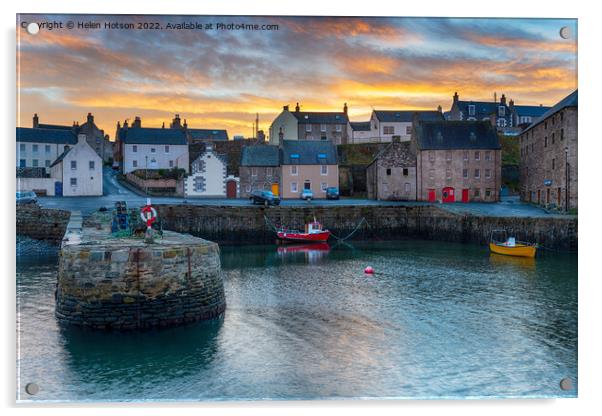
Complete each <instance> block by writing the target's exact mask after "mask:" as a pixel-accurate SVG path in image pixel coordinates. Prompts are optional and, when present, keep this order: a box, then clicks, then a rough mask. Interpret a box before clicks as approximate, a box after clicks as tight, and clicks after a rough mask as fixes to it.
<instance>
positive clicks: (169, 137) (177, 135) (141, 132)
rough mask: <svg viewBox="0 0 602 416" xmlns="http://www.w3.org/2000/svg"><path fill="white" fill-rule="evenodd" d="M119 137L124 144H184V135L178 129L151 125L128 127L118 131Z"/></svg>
mask: <svg viewBox="0 0 602 416" xmlns="http://www.w3.org/2000/svg"><path fill="white" fill-rule="evenodd" d="M119 138H120V140H122V141H123V143H126V144H170V145H186V144H188V141H187V140H186V135H185V133H184V131H183V130H180V129H163V128H153V127H129V128H128V129H127V130H126V129H124V128H122V129H121V130H120V131H119Z"/></svg>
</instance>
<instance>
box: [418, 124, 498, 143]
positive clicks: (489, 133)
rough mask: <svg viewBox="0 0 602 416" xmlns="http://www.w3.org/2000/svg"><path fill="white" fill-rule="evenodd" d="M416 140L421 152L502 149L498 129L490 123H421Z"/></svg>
mask: <svg viewBox="0 0 602 416" xmlns="http://www.w3.org/2000/svg"><path fill="white" fill-rule="evenodd" d="M416 140H417V145H418V148H419V149H420V150H439V149H500V148H501V146H500V140H499V138H498V135H497V132H496V129H495V128H494V127H493V126H492V125H491V123H490V122H489V121H440V122H432V121H425V122H421V123H420V124H419V125H418V127H417V129H416Z"/></svg>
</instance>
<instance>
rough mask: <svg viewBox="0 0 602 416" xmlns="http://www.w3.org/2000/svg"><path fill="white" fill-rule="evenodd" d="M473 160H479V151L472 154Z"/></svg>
mask: <svg viewBox="0 0 602 416" xmlns="http://www.w3.org/2000/svg"><path fill="white" fill-rule="evenodd" d="M474 160H481V152H479V151H476V152H474Z"/></svg>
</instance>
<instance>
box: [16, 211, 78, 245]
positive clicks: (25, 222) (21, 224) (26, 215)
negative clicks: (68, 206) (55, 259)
mask: <svg viewBox="0 0 602 416" xmlns="http://www.w3.org/2000/svg"><path fill="white" fill-rule="evenodd" d="M70 215H71V213H70V212H69V211H62V210H59V209H46V208H40V206H39V205H38V204H17V208H16V219H17V235H21V236H25V237H30V238H33V239H36V240H49V241H54V242H57V243H58V242H60V241H61V240H62V238H63V236H64V235H65V229H66V228H67V223H68V222H69V217H70Z"/></svg>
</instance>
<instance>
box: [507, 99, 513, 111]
mask: <svg viewBox="0 0 602 416" xmlns="http://www.w3.org/2000/svg"><path fill="white" fill-rule="evenodd" d="M508 107H510V109H511V110H512V109H513V108H514V100H510V102H509V104H508Z"/></svg>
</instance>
